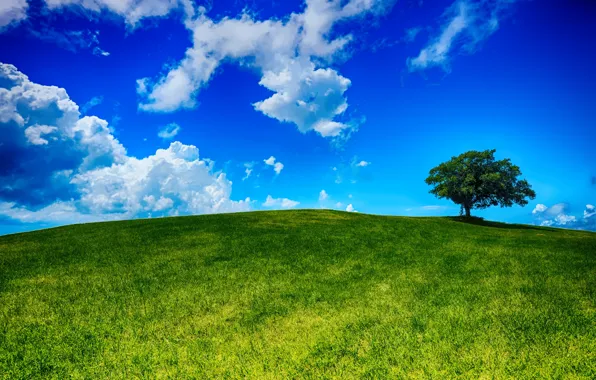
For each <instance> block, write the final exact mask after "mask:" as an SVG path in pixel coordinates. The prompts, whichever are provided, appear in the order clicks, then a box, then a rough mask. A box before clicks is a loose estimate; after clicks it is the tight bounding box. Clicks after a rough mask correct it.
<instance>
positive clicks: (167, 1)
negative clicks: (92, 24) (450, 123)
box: [46, 0, 194, 27]
mask: <svg viewBox="0 0 596 380" xmlns="http://www.w3.org/2000/svg"><path fill="white" fill-rule="evenodd" d="M46 3H47V4H48V7H49V8H50V9H57V8H63V7H71V6H78V7H82V8H83V9H85V10H88V11H91V12H101V11H104V10H105V11H110V12H113V13H115V14H117V15H119V16H122V17H124V19H125V20H126V22H127V23H128V24H129V25H130V26H132V27H135V26H136V25H137V24H138V23H139V21H140V20H141V19H143V18H145V17H163V16H166V15H168V14H169V13H170V12H171V11H172V10H175V9H183V10H184V11H185V13H186V14H187V15H189V16H191V15H192V14H193V13H194V8H193V6H192V2H191V1H190V0H46Z"/></svg>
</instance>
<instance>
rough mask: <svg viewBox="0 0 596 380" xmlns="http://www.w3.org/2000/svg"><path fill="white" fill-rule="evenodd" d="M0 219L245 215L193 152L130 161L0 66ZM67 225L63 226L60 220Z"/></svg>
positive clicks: (107, 136)
mask: <svg viewBox="0 0 596 380" xmlns="http://www.w3.org/2000/svg"><path fill="white" fill-rule="evenodd" d="M0 146H1V147H2V149H0V216H4V217H9V218H13V219H18V220H23V221H39V220H46V221H60V222H65V221H67V220H68V221H89V220H109V219H119V218H132V217H139V216H162V215H179V214H194V213H212V212H226V211H242V210H248V209H249V206H250V200H249V199H246V200H244V201H232V200H231V199H230V194H231V185H232V183H231V182H230V181H229V180H228V179H227V178H226V176H225V174H223V173H214V171H213V163H212V161H210V160H201V159H200V158H199V151H198V149H197V148H196V147H194V146H192V145H184V144H181V143H179V142H174V143H172V144H171V145H170V147H169V148H168V149H160V150H158V151H157V152H156V153H155V155H152V156H149V157H146V158H142V159H137V158H134V157H129V156H128V155H127V152H126V150H125V148H124V147H123V146H122V144H120V142H119V141H118V140H117V139H116V138H115V137H114V136H113V135H112V132H111V129H110V128H109V127H108V123H107V122H106V121H105V120H102V119H100V118H98V117H95V116H83V117H81V114H80V112H79V107H78V106H77V104H75V103H74V102H73V101H72V100H71V99H70V98H69V97H68V94H67V93H66V91H65V90H64V89H62V88H59V87H55V86H44V85H40V84H36V83H33V82H31V81H30V80H29V78H28V77H27V76H26V75H24V74H23V73H21V72H19V71H18V70H17V68H16V67H15V66H13V65H8V64H0ZM63 219H67V220H63Z"/></svg>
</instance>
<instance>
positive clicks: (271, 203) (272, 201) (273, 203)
mask: <svg viewBox="0 0 596 380" xmlns="http://www.w3.org/2000/svg"><path fill="white" fill-rule="evenodd" d="M299 204H300V202H297V201H293V200H291V199H288V198H273V197H272V196H271V195H267V199H266V200H265V202H264V203H263V207H270V208H293V207H296V206H298V205H299Z"/></svg>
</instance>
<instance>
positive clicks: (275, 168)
mask: <svg viewBox="0 0 596 380" xmlns="http://www.w3.org/2000/svg"><path fill="white" fill-rule="evenodd" d="M263 162H264V163H265V164H266V165H269V166H273V171H275V174H277V175H279V173H281V171H282V170H283V168H284V164H282V163H281V162H279V161H277V162H276V161H275V157H273V156H271V157H269V158H268V159H266V160H263Z"/></svg>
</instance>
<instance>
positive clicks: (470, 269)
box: [0, 210, 596, 379]
mask: <svg viewBox="0 0 596 380" xmlns="http://www.w3.org/2000/svg"><path fill="white" fill-rule="evenodd" d="M137 377H143V378H197V379H206V378H230V379H235V378H258V379H286V378H300V379H302V378H306V379H319V378H337V379H351V378H420V379H426V378H571V379H573V378H578V379H579V378H584V379H594V378H596V233H590V232H581V231H569V230H562V229H552V228H541V227H533V226H524V225H507V224H500V223H490V222H482V221H475V222H473V223H470V222H466V221H464V220H462V219H458V218H407V217H386V216H374V215H364V214H355V213H345V212H337V211H328V210H298V211H272V212H253V213H239V214H225V215H206V216H190V217H176V218H162V219H146V220H134V221H122V222H109V223H94V224H84V225H73V226H66V227H60V228H54V229H48V230H43V231H36V232H30V233H24V234H15V235H8V236H3V237H0V378H5V379H35V378H57V379H63V378H137Z"/></svg>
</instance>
